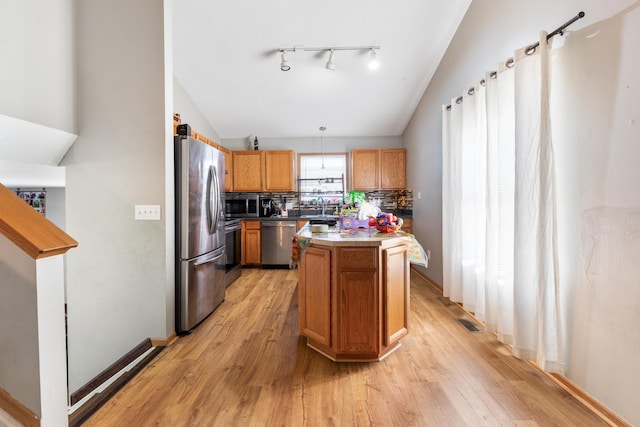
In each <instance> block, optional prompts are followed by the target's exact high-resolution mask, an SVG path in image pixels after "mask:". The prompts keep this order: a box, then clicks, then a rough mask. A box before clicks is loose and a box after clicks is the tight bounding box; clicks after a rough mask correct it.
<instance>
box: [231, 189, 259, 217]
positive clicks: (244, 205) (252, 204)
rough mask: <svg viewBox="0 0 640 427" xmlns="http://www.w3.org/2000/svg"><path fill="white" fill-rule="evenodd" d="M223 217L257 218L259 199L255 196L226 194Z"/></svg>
mask: <svg viewBox="0 0 640 427" xmlns="http://www.w3.org/2000/svg"><path fill="white" fill-rule="evenodd" d="M225 197H226V198H225V205H224V216H225V217H227V218H251V217H258V216H259V215H258V213H259V212H260V203H259V202H260V198H259V197H258V195H257V194H234V193H226V195H225Z"/></svg>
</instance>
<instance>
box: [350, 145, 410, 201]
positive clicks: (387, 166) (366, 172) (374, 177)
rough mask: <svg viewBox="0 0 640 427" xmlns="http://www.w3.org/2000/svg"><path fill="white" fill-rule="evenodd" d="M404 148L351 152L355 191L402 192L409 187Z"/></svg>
mask: <svg viewBox="0 0 640 427" xmlns="http://www.w3.org/2000/svg"><path fill="white" fill-rule="evenodd" d="M406 155H407V152H406V150H405V149H404V148H382V149H357V150H352V151H351V176H352V180H353V185H352V187H353V189H354V190H360V191H371V190H402V189H404V188H405V187H406V185H407V172H406Z"/></svg>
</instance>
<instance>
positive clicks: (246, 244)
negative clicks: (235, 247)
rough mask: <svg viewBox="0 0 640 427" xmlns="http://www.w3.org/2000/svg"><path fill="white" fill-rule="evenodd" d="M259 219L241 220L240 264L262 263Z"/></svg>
mask: <svg viewBox="0 0 640 427" xmlns="http://www.w3.org/2000/svg"><path fill="white" fill-rule="evenodd" d="M261 243H262V242H261V234H260V221H247V220H245V221H242V264H261V263H262V244H261Z"/></svg>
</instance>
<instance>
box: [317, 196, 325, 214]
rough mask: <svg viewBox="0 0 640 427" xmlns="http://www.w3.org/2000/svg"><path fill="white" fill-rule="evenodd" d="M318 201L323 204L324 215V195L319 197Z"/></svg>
mask: <svg viewBox="0 0 640 427" xmlns="http://www.w3.org/2000/svg"><path fill="white" fill-rule="evenodd" d="M318 203H320V204H321V205H322V216H324V199H323V198H322V197H318Z"/></svg>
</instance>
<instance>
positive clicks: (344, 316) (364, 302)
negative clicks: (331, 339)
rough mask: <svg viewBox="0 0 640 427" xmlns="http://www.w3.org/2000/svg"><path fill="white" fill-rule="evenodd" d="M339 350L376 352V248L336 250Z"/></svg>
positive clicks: (378, 309) (378, 310)
mask: <svg viewBox="0 0 640 427" xmlns="http://www.w3.org/2000/svg"><path fill="white" fill-rule="evenodd" d="M337 254H338V255H337V264H338V281H337V282H338V283H337V291H336V294H337V295H336V298H337V304H336V306H337V321H336V323H337V335H338V337H337V342H336V345H337V348H336V350H337V352H338V353H349V354H377V353H378V351H379V347H380V345H379V337H380V333H379V329H380V320H379V318H380V308H379V307H380V297H379V294H380V292H379V290H380V288H379V286H378V277H379V276H378V249H377V248H339V249H338V251H337Z"/></svg>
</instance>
